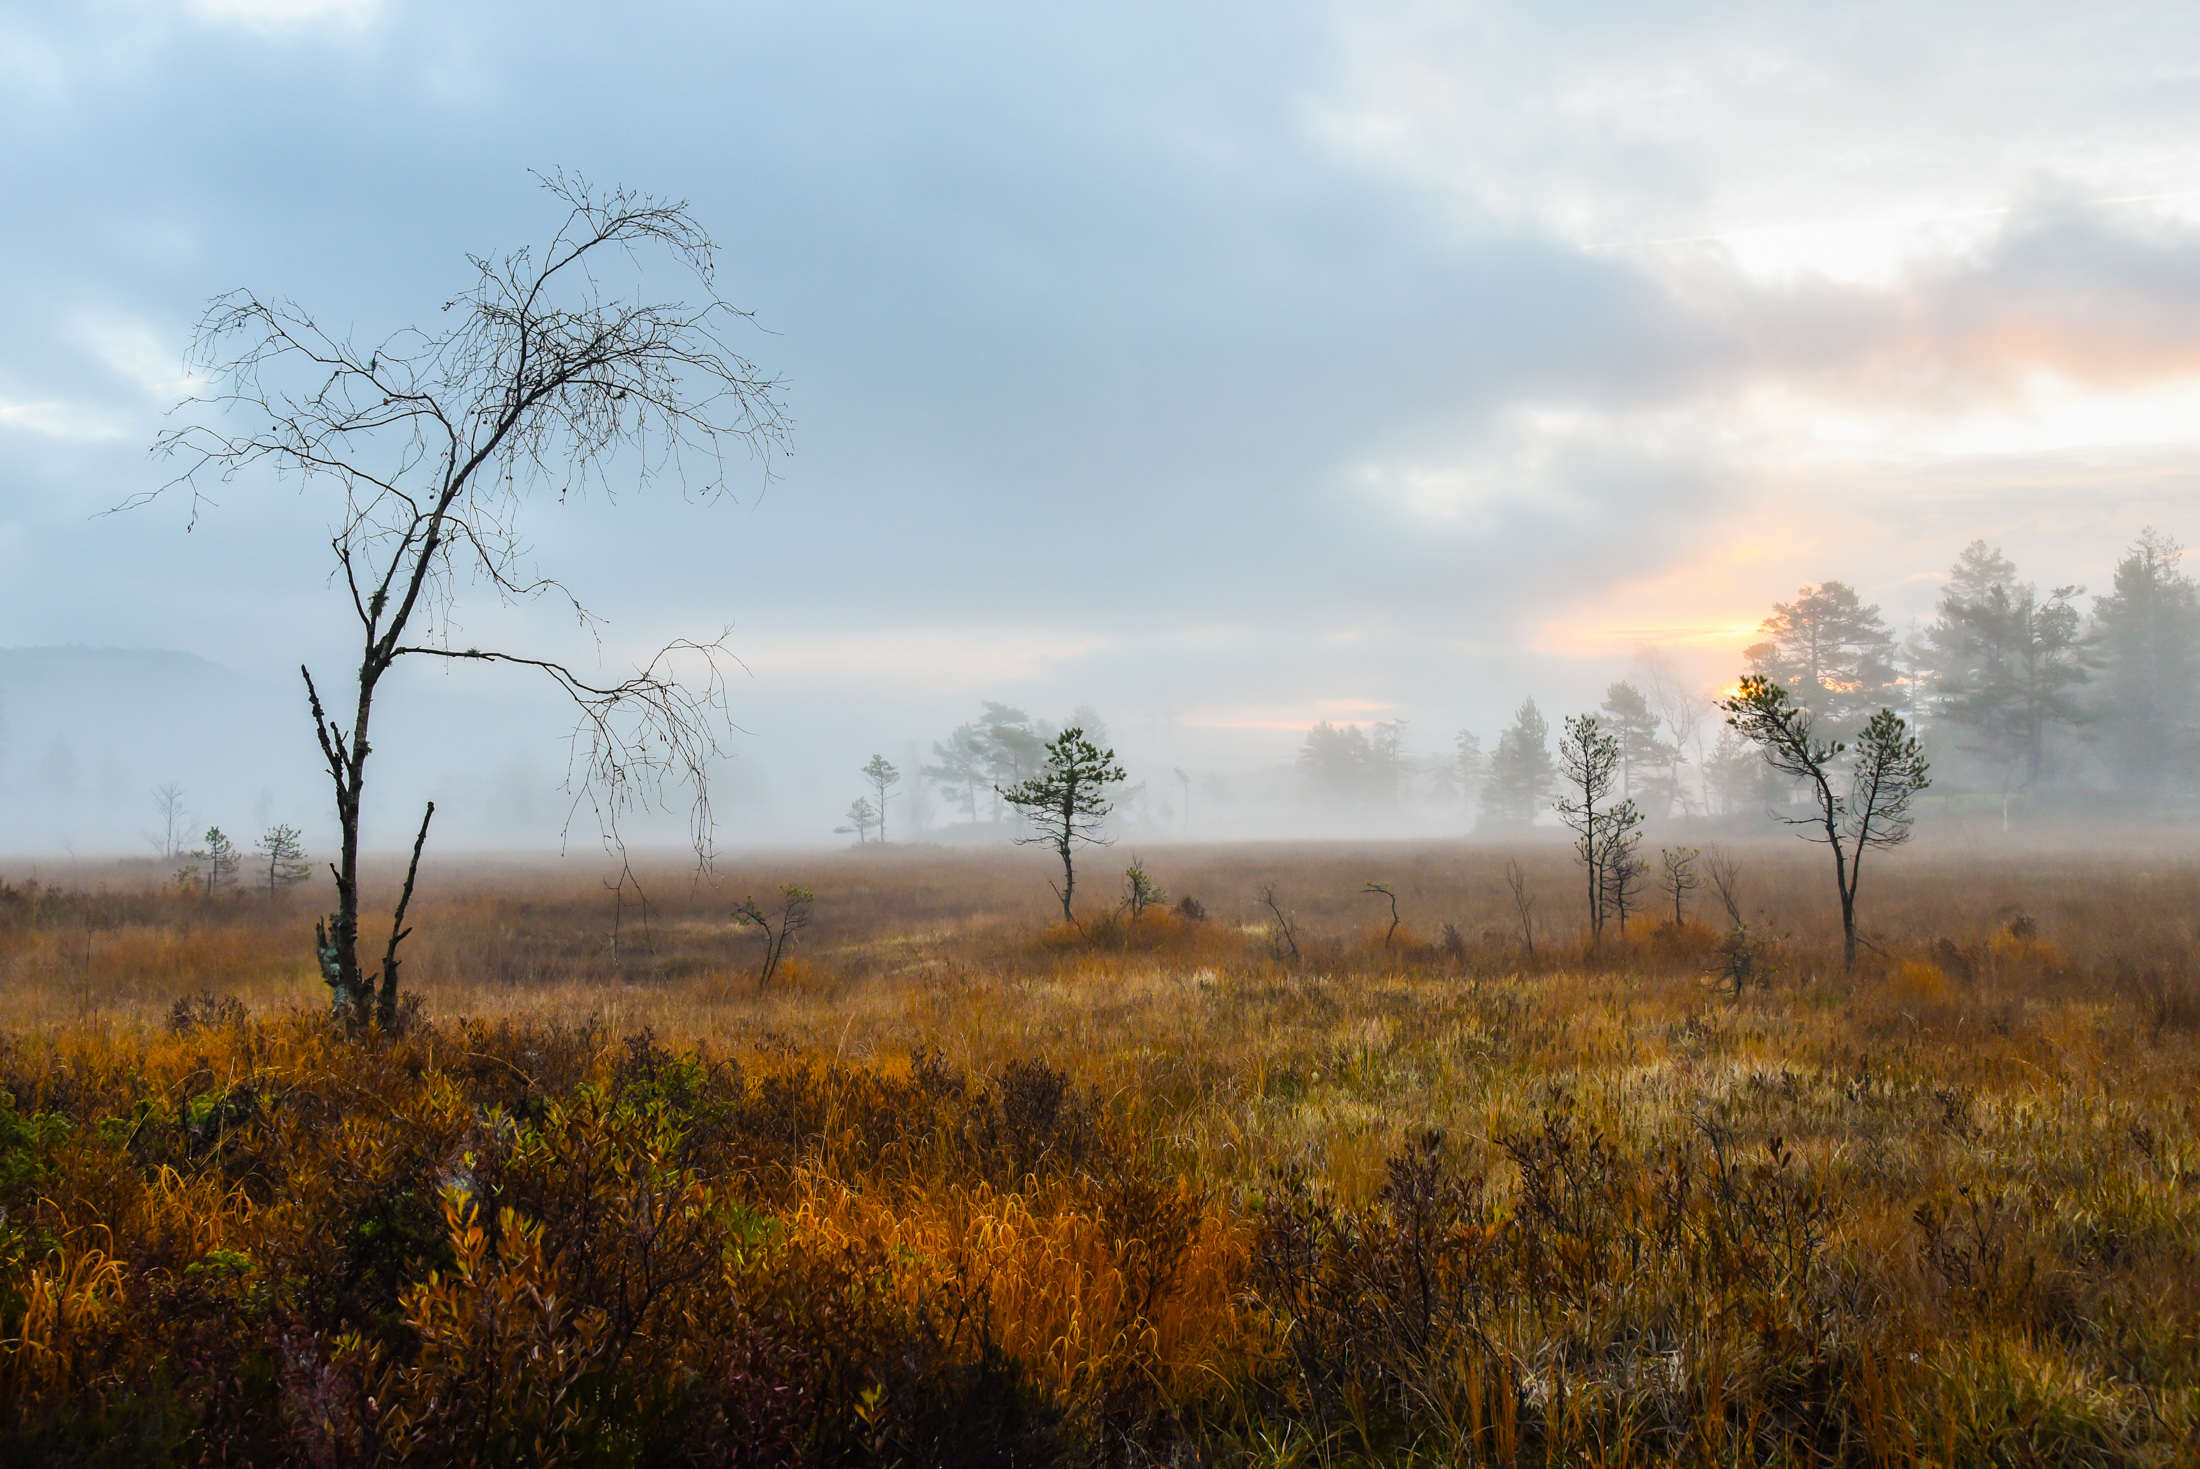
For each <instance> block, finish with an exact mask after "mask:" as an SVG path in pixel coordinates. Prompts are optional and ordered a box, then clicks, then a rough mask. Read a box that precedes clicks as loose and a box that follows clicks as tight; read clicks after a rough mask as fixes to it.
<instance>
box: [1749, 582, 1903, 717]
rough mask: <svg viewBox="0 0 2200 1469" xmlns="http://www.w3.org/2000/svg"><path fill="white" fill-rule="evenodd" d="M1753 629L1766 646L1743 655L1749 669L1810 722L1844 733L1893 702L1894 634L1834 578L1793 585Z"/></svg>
mask: <svg viewBox="0 0 2200 1469" xmlns="http://www.w3.org/2000/svg"><path fill="white" fill-rule="evenodd" d="M1759 630H1760V631H1762V632H1764V633H1767V634H1769V636H1768V637H1767V638H1766V639H1765V641H1763V642H1761V643H1755V644H1752V645H1751V646H1750V647H1748V648H1745V649H1743V650H1742V656H1743V657H1744V658H1746V659H1747V660H1748V661H1749V667H1750V671H1751V672H1752V673H1754V674H1756V675H1757V676H1758V677H1760V678H1763V679H1766V680H1768V681H1770V682H1772V683H1776V684H1779V685H1780V686H1781V687H1783V688H1785V689H1787V690H1788V691H1789V694H1790V697H1791V698H1793V700H1794V701H1795V703H1796V704H1797V705H1799V706H1800V707H1801V708H1803V709H1806V710H1808V711H1809V712H1810V713H1811V714H1812V715H1813V716H1815V717H1816V718H1818V719H1821V720H1824V721H1826V722H1827V723H1828V724H1830V725H1832V726H1834V727H1837V728H1842V729H1846V728H1850V727H1852V726H1856V725H1860V724H1861V723H1862V722H1863V720H1864V718H1865V717H1866V716H1867V715H1868V714H1869V713H1870V712H1871V711H1872V710H1873V709H1875V708H1878V707H1880V706H1881V705H1884V704H1889V703H1895V702H1899V695H1898V694H1897V692H1896V681H1897V675H1896V672H1895V667H1894V662H1893V657H1894V634H1893V633H1892V632H1891V631H1889V629H1888V627H1887V624H1886V623H1885V621H1883V620H1882V619H1881V618H1880V616H1879V609H1878V608H1877V607H1867V606H1865V605H1864V604H1863V602H1862V601H1861V600H1860V599H1859V598H1858V597H1857V595H1856V589H1855V588H1853V587H1850V586H1848V585H1846V584H1845V583H1842V582H1837V581H1829V582H1821V583H1820V584H1819V585H1817V586H1815V587H1811V586H1805V587H1802V588H1799V589H1798V590H1797V592H1796V597H1795V600H1794V601H1792V602H1775V603H1774V604H1773V606H1772V615H1771V616H1770V617H1768V618H1766V619H1765V620H1764V622H1763V623H1762V624H1761V625H1760V628H1759Z"/></svg>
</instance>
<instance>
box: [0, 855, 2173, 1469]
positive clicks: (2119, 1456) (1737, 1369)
mask: <svg viewBox="0 0 2200 1469" xmlns="http://www.w3.org/2000/svg"><path fill="white" fill-rule="evenodd" d="M1725 855H1726V857H1727V858H1729V859H1730V860H1731V862H1732V864H1733V869H1734V871H1735V874H1736V875H1735V877H1734V879H1733V882H1732V892H1733V895H1734V898H1735V905H1734V908H1733V909H1732V910H1729V909H1728V908H1727V907H1726V906H1725V905H1724V904H1723V903H1722V901H1721V900H1720V898H1719V896H1718V895H1717V893H1716V892H1715V891H1714V889H1713V888H1712V886H1711V885H1710V884H1709V883H1706V884H1705V885H1704V886H1702V887H1700V888H1698V889H1697V890H1695V891H1694V892H1691V893H1688V894H1686V895H1685V898H1684V901H1685V905H1686V911H1685V913H1684V915H1683V918H1682V920H1681V921H1679V922H1675V920H1674V914H1673V911H1672V900H1671V898H1670V897H1665V898H1659V897H1657V896H1655V895H1648V896H1646V900H1645V904H1646V906H1645V909H1644V910H1643V911H1639V912H1637V913H1635V914H1633V915H1631V917H1630V918H1629V921H1628V924H1627V930H1626V932H1625V934H1624V935H1622V934H1619V933H1617V932H1616V931H1608V932H1607V933H1606V935H1605V936H1604V938H1603V940H1602V942H1601V943H1595V944H1592V943H1591V942H1589V941H1588V939H1587V938H1586V936H1585V935H1584V933H1583V931H1582V922H1581V913H1582V908H1583V900H1582V898H1581V897H1580V896H1579V894H1578V893H1577V891H1576V889H1577V885H1578V880H1577V875H1576V874H1577V869H1576V868H1575V867H1574V866H1573V865H1572V863H1571V859H1570V854H1569V853H1568V852H1567V851H1566V850H1565V849H1564V848H1562V847H1559V846H1557V845H1556V844H1552V845H1548V846H1535V847H1528V846H1523V847H1521V848H1518V849H1515V850H1504V849H1500V848H1496V847H1491V846H1482V845H1470V844H1463V843H1461V844H1429V845H1419V846H1410V845H1368V846H1347V845H1335V846H1274V847H1254V846H1245V847H1181V848H1159V847H1149V848H1146V849H1144V851H1143V854H1142V859H1141V860H1142V866H1143V868H1144V870H1145V872H1146V873H1147V874H1148V875H1149V876H1150V878H1151V879H1152V881H1153V882H1154V883H1156V884H1158V885H1159V887H1160V888H1161V889H1162V890H1163V891H1164V894H1165V896H1164V897H1163V899H1162V900H1161V901H1159V902H1156V903H1153V904H1151V905H1150V906H1148V907H1147V908H1146V909H1145V911H1144V912H1142V913H1140V914H1138V915H1136V916H1135V917H1134V916H1133V915H1131V914H1130V913H1129V912H1128V911H1127V910H1126V909H1124V908H1122V907H1119V906H1118V900H1119V899H1120V898H1121V897H1122V892H1121V888H1122V874H1123V868H1124V867H1125V865H1126V864H1127V863H1128V862H1129V860H1130V853H1129V851H1128V850H1127V848H1123V847H1118V848H1115V849H1112V850H1110V851H1105V852H1093V853H1091V854H1089V855H1088V856H1087V857H1086V859H1085V860H1084V862H1083V864H1082V870H1081V872H1080V882H1079V892H1080V895H1081V896H1082V895H1083V894H1086V893H1088V892H1089V893H1090V894H1091V898H1090V902H1089V903H1088V904H1086V905H1084V911H1083V912H1081V914H1080V921H1079V923H1078V924H1076V925H1063V924H1061V923H1059V922H1056V921H1051V920H1053V919H1058V918H1059V908H1058V906H1057V905H1055V904H1054V901H1053V899H1052V897H1051V895H1050V893H1049V891H1048V887H1047V879H1048V876H1049V871H1050V869H1049V867H1048V864H1047V861H1046V860H1045V859H1043V858H1042V857H1040V856H1039V855H1036V854H1034V853H1031V852H1023V851H1006V850H1004V851H989V852H953V851H945V850H940V849H931V848H919V847H907V848H903V847H885V848H881V847H878V846H876V845H873V846H871V847H869V848H865V849H860V850H857V851H851V852H846V853H841V854H837V855H831V856H787V857H784V858H771V859H766V858H761V857H742V858H739V859H736V860H732V861H728V862H725V863H723V864H721V866H720V867H719V869H718V870H717V871H716V872H715V873H714V874H713V875H711V876H710V877H708V878H707V879H702V880H698V879H696V877H695V876H694V874H692V873H690V872H688V871H685V870H684V869H681V868H679V867H678V866H677V865H674V864H671V863H667V864H666V865H665V866H664V867H662V868H661V869H654V868H653V869H649V870H645V871H643V872H642V873H641V878H642V881H641V886H640V888H639V890H638V892H637V889H636V888H635V887H634V886H633V885H631V884H625V885H617V886H613V885H607V881H608V880H609V879H610V878H611V876H612V874H611V873H609V872H599V871H597V870H595V869H594V868H593V867H591V866H588V865H586V864H583V863H580V862H577V861H569V862H566V863H563V864H558V865H549V864H545V865H541V866H536V867H523V866H516V865H510V864H505V865H497V864H492V863H487V862H483V863H468V862H466V861H463V860H461V859H458V858H453V857H448V856H447V857H445V858H444V859H443V860H442V862H441V864H440V865H431V867H430V869H429V870H427V871H426V872H425V873H424V875H423V882H422V893H421V895H420V896H419V897H417V898H416V899H415V900H414V903H413V908H412V914H411V918H410V922H411V923H412V924H413V926H414V928H415V930H416V931H415V933H414V934H413V936H412V938H411V939H410V940H408V941H407V944H406V948H405V952H406V954H407V955H408V958H407V961H406V964H405V968H404V970H403V974H404V980H405V987H406V993H407V994H408V996H411V997H413V998H411V999H410V1000H408V1003H407V1004H406V1006H405V1007H404V1008H403V1011H402V1016H401V1018H402V1024H401V1025H399V1026H398V1027H397V1028H396V1030H395V1033H391V1034H383V1033H381V1032H379V1031H375V1032H370V1033H367V1034H364V1035H354V1034H346V1033H345V1032H343V1031H341V1030H339V1029H337V1028H335V1027H334V1026H332V1025H331V1023H330V1022H329V1021H328V1020H327V1018H326V1015H325V1012H326V1008H327V999H326V997H327V991H326V989H325V988H324V986H323V985H322V983H321V981H320V979H319V976H318V974H317V972H316V969H315V965H314V959H313V951H312V930H313V919H314V913H313V909H312V907H311V904H310V902H308V901H306V900H304V899H298V900H296V901H292V900H290V899H287V898H278V899H270V898H269V897H268V896H267V895H266V894H265V893H262V894H259V895H257V896H255V895H253V894H251V893H249V892H243V893H232V894H225V895H222V896H219V897H217V898H214V899H207V898H205V897H204V896H203V895H201V896H196V897H193V896H187V895H185V894H183V893H180V892H179V891H177V890H175V889H173V888H169V887H163V886H161V885H160V883H159V876H160V875H159V874H158V873H156V872H154V871H153V870H152V869H150V868H142V869H140V868H131V867H125V866H117V867H112V868H105V869H100V868H94V867H91V866H86V867H83V868H81V869H73V868H72V869H54V868H49V869H47V870H46V871H45V872H43V873H42V874H39V875H38V877H36V878H34V877H33V875H32V874H31V872H30V871H29V869H28V868H27V867H24V868H19V869H16V870H12V871H10V872H9V873H8V874H7V882H6V885H5V886H4V887H0V1088H4V1091H5V1098H0V1461H5V1462H6V1463H9V1464H25V1465H28V1464H41V1463H65V1464H78V1463H83V1464H92V1463H109V1464H162V1463H177V1464H183V1463H224V1464H314V1465H355V1464H356V1465H368V1464H395V1463H417V1464H439V1465H440V1464H497V1465H521V1464H549V1463H559V1464H576V1465H596V1464H602V1465H613V1464H617V1465H625V1464H652V1465H654V1464H665V1465H687V1464H759V1465H762V1464H851V1465H881V1466H884V1465H908V1466H917V1465H974V1466H982V1465H1002V1466H1006V1465H1047V1464H1080V1465H1082V1464H1093V1465H1103V1464H1120V1465H1136V1464H1149V1463H1155V1464H1182V1465H1191V1464H1202V1465H1216V1466H1224V1465H1244V1466H1270V1465H1362V1464H1367V1465H1373V1464H1383V1465H1408V1464H1412V1465H1450V1464H1485V1463H1495V1464H1516V1463H1520V1464H1538V1465H1541V1464H1577V1463H1578V1464H1599V1465H1622V1464H1638V1465H1649V1464H1689V1465H1695V1464H1702V1465H1714V1464H1717V1465H1729V1464H1733V1465H1739V1464H1792V1465H1806V1464H1808V1465H1882V1464H1884V1465H1911V1464H1932V1465H2062V1464H2088V1465H2094V1464H2097V1465H2113V1464H2150V1465H2151V1464H2159V1465H2171V1464H2182V1463H2189V1462H2192V1461H2193V1458H2194V1445H2195V1443H2196V1441H2200V1138H2196V1133H2200V1095H2196V1091H2195V1082H2196V1080H2200V1064H2196V1063H2200V974H2196V966H2195V963H2194V959H2193V943H2194V938H2195V932H2194V930H2195V926H2196V924H2200V861H2196V860H2195V859H2194V858H2193V857H2191V856H2189V855H2186V854H2185V851H2184V850H2183V848H2182V847H2181V846H2180V845H2178V844H2175V843H2170V842H2166V841H2165V840H2164V839H2163V838H2162V837H2161V836H2160V835H2159V834H2158V833H2157V834H2155V835H2151V836H2145V837H2133V838H2131V839H2130V840H2128V841H2116V842H2106V843H2104V842H2101V841H2099V840H2096V841H2094V842H2092V843H2091V844H2087V845H2082V846H2081V845H2077V844H2071V845H2067V846H2064V847H2061V848H2056V849H2047V850H2031V849H2026V848H2023V847H2021V846H2018V845H2015V844H2011V845H2008V846H1997V847H1995V848H1993V849H1992V850H1988V851H1976V850H1959V849H1957V848H1956V847H1954V846H1953V845H1950V844H1941V845H1937V846H1936V845H1935V844H1934V843H1933V842H1932V841H1931V840H1929V839H1921V840H1920V841H1919V842H1918V843H1917V844H1915V845H1914V846H1912V847H1910V848H1906V849H1904V850H1903V851H1901V852H1899V853H1894V854H1887V855H1881V856H1875V857H1874V859H1873V860H1874V861H1875V862H1876V863H1877V865H1876V867H1874V868H1873V869H1871V870H1870V871H1868V872H1867V875H1866V877H1865V880H1864V886H1863V894H1862V903H1861V910H1862V915H1863V927H1864V931H1865V934H1866V937H1867V939H1868V942H1867V943H1866V944H1865V946H1864V949H1863V953H1862V957H1861V959H1860V962H1859V964H1858V966H1857V968H1856V969H1855V970H1854V971H1853V972H1844V970H1843V968H1842V964H1841V935H1840V930H1839V924H1838V915H1837V912H1836V909H1835V906H1834V894H1833V885H1832V880H1831V876H1830V873H1829V872H1828V871H1827V870H1826V869H1827V868H1828V867H1829V866H1830V864H1829V863H1827V861H1826V859H1825V856H1824V853H1823V851H1822V849H1818V848H1812V847H1807V846H1804V845H1803V844H1801V843H1795V842H1786V841H1783V842H1780V843H1777V844H1775V843H1764V844H1732V845H1729V846H1728V848H1727V849H1726V853H1725ZM1508 861H1513V862H1517V864H1518V878H1519V882H1520V887H1521V894H1522V897H1521V898H1516V895H1515V891H1514V888H1513V886H1512V885H1511V884H1509V883H1508V879H1507V863H1508ZM1055 871H1056V875H1058V869H1056V870H1055ZM393 876H394V873H388V872H385V873H384V874H383V877H384V879H388V878H391V877H393ZM1370 883H1380V884H1383V885H1384V886H1386V887H1388V888H1389V889H1390V891H1391V892H1392V893H1393V894H1394V895H1395V897H1396V900H1397V922H1396V924H1395V926H1393V921H1392V918H1393V915H1392V909H1391V905H1390V901H1389V899H1388V898H1387V897H1385V896H1384V895H1383V894H1381V893H1379V892H1372V891H1369V890H1368V884H1370ZM789 884H794V885H799V886H800V887H802V888H805V889H807V890H809V891H810V892H811V893H812V894H814V902H813V903H812V904H811V907H810V912H811V914H812V921H811V922H810V923H809V925H808V926H807V927H806V928H802V929H800V930H799V931H798V932H796V933H795V934H794V936H793V938H792V940H791V942H790V943H789V944H788V946H787V948H786V951H785V956H784V958H783V959H782V960H781V962H780V963H779V965H778V967H777V970H776V972H775V973H773V974H772V976H771V978H770V981H769V983H768V984H765V983H760V976H761V973H762V969H763V965H764V961H765V950H766V946H767V942H768V940H767V939H766V938H765V937H764V936H763V935H762V934H761V933H759V932H758V930H757V929H756V928H755V927H754V926H753V925H744V924H742V923H740V922H738V921H737V919H736V916H735V910H736V908H737V906H738V905H739V904H740V903H741V901H742V899H743V898H745V897H748V896H752V895H753V896H754V897H755V898H756V900H757V902H758V904H759V905H760V906H761V907H763V908H764V909H765V910H766V911H767V913H776V912H778V911H780V906H779V905H780V904H781V903H782V902H783V901H784V900H783V897H782V890H783V888H784V887H785V886H786V885H789ZM385 885H386V886H393V885H394V884H387V883H386V884H385ZM644 898H646V904H645V903H644V901H643V899H644ZM1187 899H1189V900H1191V901H1190V902H1189V903H1186V902H1185V901H1184V900H1187ZM1522 899H1524V900H1525V904H1526V907H1525V911H1524V909H1523V901H1522ZM368 907H369V911H370V912H372V911H375V910H376V909H377V908H379V910H380V911H381V912H383V913H385V914H386V913H387V911H388V907H389V894H388V893H387V892H383V891H378V892H376V893H371V894H370V902H369V905H368ZM1735 914H1738V915H1739V918H1740V926H1739V927H1737V925H1736V922H1735V916H1734V915H1735ZM383 921H386V919H385V920H383ZM367 937H368V938H369V939H370V940H371V941H372V942H371V945H369V947H371V948H372V950H373V952H374V953H376V954H379V953H380V951H381V944H382V939H383V936H382V935H380V934H379V933H377V932H375V931H374V930H372V929H370V931H369V933H368V936H367Z"/></svg>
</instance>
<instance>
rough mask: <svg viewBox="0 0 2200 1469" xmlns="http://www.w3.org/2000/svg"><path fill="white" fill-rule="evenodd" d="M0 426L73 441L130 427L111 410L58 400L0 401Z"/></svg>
mask: <svg viewBox="0 0 2200 1469" xmlns="http://www.w3.org/2000/svg"><path fill="white" fill-rule="evenodd" d="M0 427H5V428H12V429H21V430H23V431H25V432H26V433H34V434H42V435H44V436H45V437H47V438H49V439H65V440H70V441H73V442H77V443H98V442H100V441H102V440H107V439H119V438H122V437H124V436H125V435H127V434H128V433H129V431H130V430H129V428H128V427H127V426H126V425H125V424H123V423H121V422H120V421H118V420H117V419H116V418H115V417H114V415H112V414H108V413H102V412H101V411H99V410H98V409H96V408H84V407H80V406H79V405H77V404H74V403H59V402H53V403H0Z"/></svg>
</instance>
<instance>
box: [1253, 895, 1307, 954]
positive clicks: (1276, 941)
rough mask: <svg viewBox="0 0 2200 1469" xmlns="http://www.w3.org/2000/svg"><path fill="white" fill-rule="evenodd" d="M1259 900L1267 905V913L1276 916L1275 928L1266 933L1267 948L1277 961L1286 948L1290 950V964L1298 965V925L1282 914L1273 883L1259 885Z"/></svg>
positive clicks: (1286, 914) (1289, 916) (1288, 915)
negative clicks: (1273, 952)
mask: <svg viewBox="0 0 2200 1469" xmlns="http://www.w3.org/2000/svg"><path fill="white" fill-rule="evenodd" d="M1260 900H1261V902H1262V903H1264V904H1266V905H1267V907H1268V911H1269V912H1270V913H1273V914H1275V915H1276V926H1275V927H1274V928H1272V929H1270V930H1269V933H1268V946H1269V947H1270V948H1271V949H1273V950H1274V951H1275V955H1276V957H1277V958H1278V959H1281V958H1282V957H1283V951H1284V949H1285V948H1286V947H1289V949H1290V950H1291V962H1292V963H1294V964H1296V963H1298V962H1299V930H1298V925H1297V924H1296V923H1294V922H1292V921H1291V915H1290V914H1288V913H1286V912H1284V911H1283V904H1282V903H1280V902H1278V901H1277V899H1276V885H1275V884H1274V883H1272V882H1264V883H1262V884H1261V886H1260Z"/></svg>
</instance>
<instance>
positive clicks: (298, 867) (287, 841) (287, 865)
mask: <svg viewBox="0 0 2200 1469" xmlns="http://www.w3.org/2000/svg"><path fill="white" fill-rule="evenodd" d="M252 849H253V850H254V851H255V852H258V853H259V854H260V860H261V861H262V862H264V863H266V871H267V896H268V900H269V901H270V902H272V901H273V900H274V899H275V898H276V896H277V895H278V894H280V893H281V892H282V890H283V889H284V888H288V887H296V886H297V885H298V884H299V883H301V882H304V881H305V880H306V879H307V878H309V877H311V876H313V864H312V863H311V862H308V861H307V860H306V848H305V834H304V833H303V832H301V831H299V830H298V828H297V827H295V826H292V825H290V824H289V823H287V822H285V823H283V824H281V825H277V826H271V827H269V828H268V829H267V830H266V831H264V832H262V833H260V839H259V840H258V841H256V842H254V843H253V844H252Z"/></svg>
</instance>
